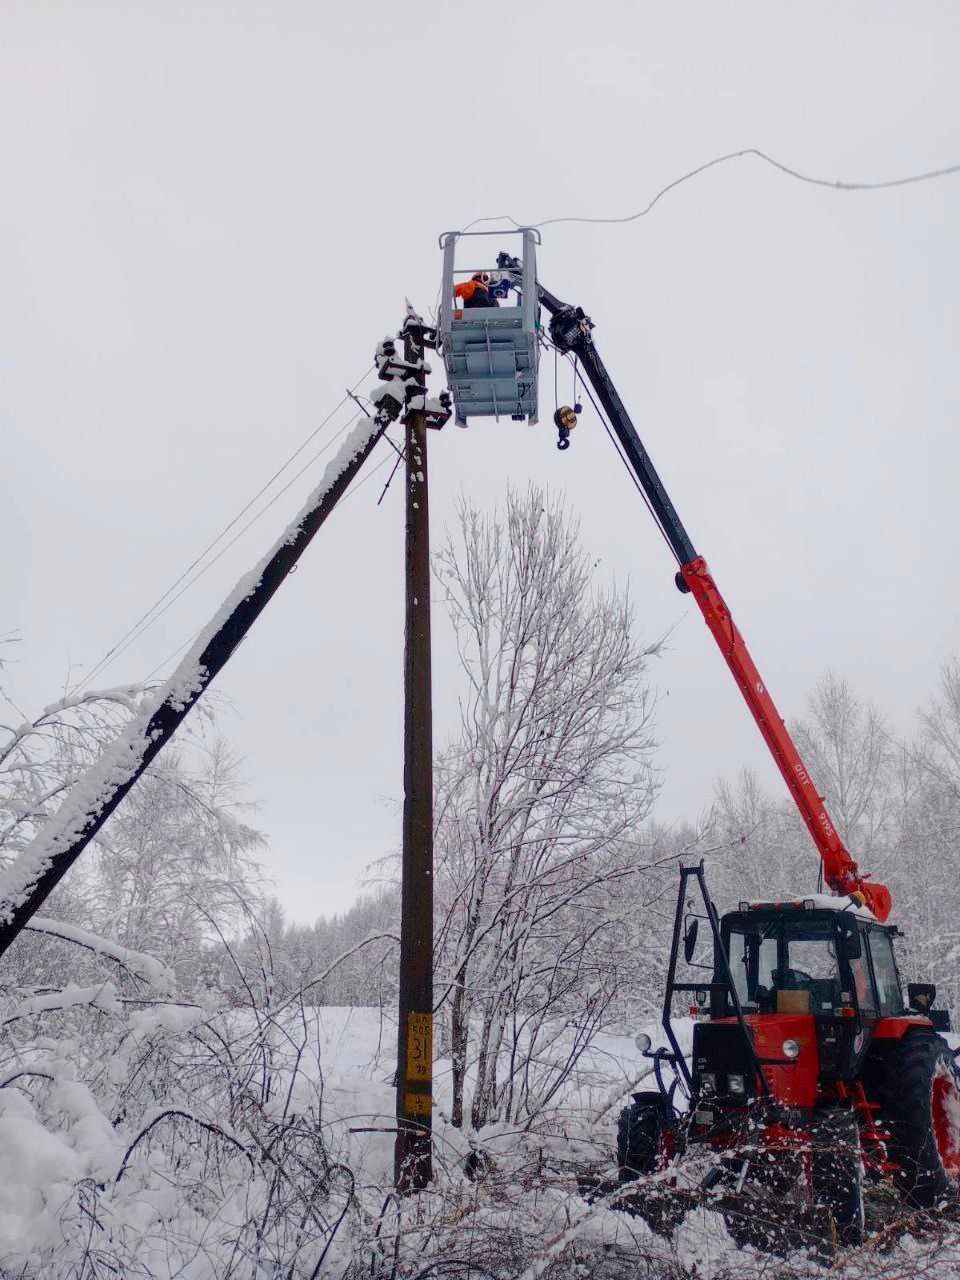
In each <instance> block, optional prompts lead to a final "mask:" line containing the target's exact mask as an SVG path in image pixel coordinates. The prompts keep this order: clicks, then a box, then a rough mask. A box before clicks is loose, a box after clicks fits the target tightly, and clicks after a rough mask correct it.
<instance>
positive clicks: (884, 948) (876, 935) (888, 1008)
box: [870, 929, 903, 1014]
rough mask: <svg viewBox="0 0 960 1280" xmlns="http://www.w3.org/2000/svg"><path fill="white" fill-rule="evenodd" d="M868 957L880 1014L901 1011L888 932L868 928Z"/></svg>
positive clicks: (898, 988)
mask: <svg viewBox="0 0 960 1280" xmlns="http://www.w3.org/2000/svg"><path fill="white" fill-rule="evenodd" d="M870 958H871V960H872V961H873V973H874V976H875V977H876V979H877V995H878V996H879V997H880V1012H881V1014H900V1013H903V996H902V995H901V993H900V978H899V976H898V974H897V966H896V963H895V962H894V959H893V946H892V944H891V942H890V935H889V934H887V933H881V932H880V930H879V929H871V930H870Z"/></svg>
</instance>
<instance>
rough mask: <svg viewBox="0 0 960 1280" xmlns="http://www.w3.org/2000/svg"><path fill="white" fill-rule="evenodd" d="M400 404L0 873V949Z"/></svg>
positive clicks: (269, 590)
mask: <svg viewBox="0 0 960 1280" xmlns="http://www.w3.org/2000/svg"><path fill="white" fill-rule="evenodd" d="M395 416H396V413H395V412H394V411H393V405H392V402H391V407H390V408H389V409H388V408H386V407H381V408H380V409H378V411H377V413H376V415H375V416H374V417H373V418H361V419H359V420H358V421H357V422H356V423H355V425H354V426H353V427H352V428H351V430H350V431H349V433H348V434H347V436H346V437H345V439H344V442H343V444H342V445H341V447H340V449H339V451H338V452H337V454H336V455H335V457H334V458H333V459H332V460H331V461H330V462H329V463H328V465H327V467H326V469H325V471H324V473H323V477H322V478H321V480H320V483H319V484H318V485H317V487H316V488H315V489H314V490H313V492H312V493H311V495H310V497H309V498H308V500H307V502H306V503H305V505H304V507H303V508H302V510H301V511H300V513H299V514H298V515H297V517H296V518H295V519H294V520H293V521H292V522H291V523H290V524H289V525H288V526H287V528H286V529H285V530H284V532H283V533H282V534H281V535H280V537H279V538H278V539H277V541H276V542H275V543H274V545H273V546H272V547H271V549H270V550H269V551H268V552H267V554H266V555H265V556H264V557H263V558H262V560H261V561H260V562H259V564H258V565H257V566H256V567H255V568H254V569H253V570H251V572H250V573H248V574H246V575H245V576H244V577H243V578H241V579H240V581H239V582H238V583H237V585H236V586H235V587H234V589H233V590H232V591H231V592H230V594H229V595H228V596H227V598H226V600H225V601H224V602H223V604H222V605H221V606H220V608H219V609H218V611H217V613H216V614H215V615H214V617H213V618H212V619H211V620H210V622H209V623H208V624H207V626H206V627H205V628H204V629H203V631H202V632H201V633H200V635H199V636H198V637H197V639H196V640H195V641H194V643H193V645H192V646H191V648H190V650H189V652H188V653H187V655H186V656H185V657H184V658H183V660H182V661H181V662H180V664H179V666H178V667H177V669H176V670H175V671H174V673H173V675H172V676H171V677H170V679H169V680H168V681H167V682H166V684H164V685H163V686H162V687H161V688H160V689H159V690H158V691H157V693H156V694H155V695H154V696H153V697H152V698H149V699H147V700H146V701H145V702H144V703H142V704H141V710H140V711H139V713H138V714H137V715H136V716H135V717H134V718H133V719H132V720H131V721H130V722H129V723H128V724H127V726H126V728H125V729H124V731H123V732H122V734H121V735H120V737H119V738H118V739H117V740H116V741H115V742H113V743H112V744H111V745H110V746H109V747H107V749H106V750H105V751H104V752H103V754H102V755H101V756H100V758H99V760H98V761H97V762H96V764H95V765H94V766H93V767H92V768H91V769H89V770H88V772H87V773H86V774H85V775H84V776H83V777H82V778H81V779H80V781H79V782H78V783H77V785H76V786H75V787H74V788H73V790H72V791H71V792H70V794H69V795H68V796H67V797H66V799H65V800H64V801H63V803H62V804H61V806H60V808H59V809H58V810H57V812H56V813H55V814H54V815H53V817H52V818H51V819H50V820H49V821H48V822H47V823H46V824H45V825H44V826H43V827H42V828H41V829H40V831H39V832H38V833H37V835H36V837H35V838H34V839H33V841H32V842H31V843H30V844H29V845H28V846H27V847H26V848H25V849H24V850H23V851H22V852H21V853H20V854H19V855H18V857H17V858H16V859H15V860H14V861H13V862H12V863H11V864H10V865H9V866H8V867H5V868H4V869H3V870H2V871H0V955H2V954H3V952H5V951H6V949H7V947H9V946H10V944H11V942H13V940H14V938H16V937H17V935H18V934H19V933H20V931H21V930H22V929H23V928H24V926H25V925H26V923H27V921H28V920H29V919H30V918H31V916H33V915H34V914H35V913H36V912H37V911H38V910H39V908H40V907H41V905H42V904H43V902H44V901H45V899H46V898H47V896H48V894H49V893H50V892H51V890H52V889H53V888H54V887H55V886H56V885H57V884H58V883H59V881H60V880H61V879H62V877H63V876H64V875H65V874H66V872H67V871H68V870H69V869H70V867H71V866H72V865H73V863H74V862H75V861H76V859H77V858H78V857H79V856H80V854H81V853H82V852H83V850H84V848H85V847H86V845H87V844H88V843H89V842H90V840H91V839H92V838H93V837H94V836H95V835H96V834H97V832H98V831H99V830H100V828H101V827H102V826H103V824H104V822H106V820H107V818H109V816H110V815H111V814H112V813H113V811H114V809H116V807H117V805H119V804H120V802H121V800H123V798H124V796H125V795H126V794H127V792H128V791H129V790H130V788H131V787H132V786H133V784H134V783H135V782H136V780H137V778H139V777H140V775H141V774H142V773H143V771H144V770H145V769H146V768H147V766H148V765H149V764H150V762H151V761H152V760H153V759H154V757H155V756H156V755H157V754H158V752H159V751H160V750H161V748H162V747H163V746H164V745H165V743H167V742H168V741H169V740H170V738H171V737H172V736H173V734H174V733H175V732H176V730H177V729H178V728H179V726H180V725H181V724H182V722H183V720H184V719H185V717H186V716H187V715H188V713H189V712H190V710H191V709H192V708H193V706H194V705H195V704H196V702H197V700H198V699H199V697H200V695H201V694H202V693H203V691H204V690H205V689H206V688H207V687H208V685H209V684H210V682H211V681H212V680H213V678H214V677H215V676H216V675H217V673H218V672H219V671H220V670H221V669H222V668H223V667H224V666H225V665H226V663H227V661H228V660H229V658H230V656H231V655H232V654H233V652H234V650H235V649H236V648H237V646H238V645H239V643H240V641H241V640H242V639H243V638H244V636H245V635H246V634H247V632H248V631H249V629H250V627H251V626H252V625H253V623H254V622H255V621H256V619H257V618H258V617H259V615H260V614H261V613H262V611H263V609H264V608H265V607H266V605H267V604H268V603H269V601H270V600H271V599H272V597H273V595H274V593H275V592H276V590H277V589H278V587H279V586H280V584H281V583H282V582H283V580H284V579H285V578H286V576H287V574H288V573H289V572H290V570H291V569H292V568H293V567H294V565H295V564H296V563H297V561H298V560H299V559H300V556H301V555H302V554H303V552H304V551H305V550H306V548H307V546H308V545H309V543H310V541H311V539H312V538H313V535H314V534H315V533H316V532H317V530H318V529H319V528H320V526H321V525H322V524H323V522H324V521H325V520H326V518H327V516H328V515H329V514H330V512H331V511H332V510H333V508H334V507H335V506H336V504H337V502H338V501H339V499H340V498H341V497H342V496H343V494H344V492H345V491H346V489H347V486H348V485H349V484H350V482H351V481H352V480H353V478H354V476H355V475H356V474H357V472H358V471H359V470H360V468H361V467H362V466H363V464H364V462H365V461H366V460H367V458H368V457H369V456H370V454H371V452H372V451H373V448H374V446H375V445H376V443H377V441H378V440H379V439H380V437H381V435H383V433H384V431H385V430H386V428H387V426H388V425H389V423H390V421H391V420H392V419H393V418H394V417H395Z"/></svg>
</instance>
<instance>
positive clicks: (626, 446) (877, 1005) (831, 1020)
mask: <svg viewBox="0 0 960 1280" xmlns="http://www.w3.org/2000/svg"><path fill="white" fill-rule="evenodd" d="M518 265H519V264H517V263H516V260H512V259H510V258H508V257H507V255H506V254H502V255H501V257H500V260H499V262H498V266H500V267H501V268H505V269H506V270H508V271H510V270H511V269H512V270H513V271H514V278H515V279H519V274H518V272H517V267H518ZM537 289H538V296H539V301H540V303H541V304H542V306H543V307H544V308H545V309H546V310H547V311H548V312H549V313H550V315H551V321H550V326H549V329H550V337H551V339H552V343H553V346H554V347H555V348H556V350H557V351H559V352H560V353H563V354H569V355H572V356H573V357H574V371H575V374H574V376H575V377H578V378H579V379H580V381H581V384H582V386H583V389H584V391H585V392H586V394H587V396H588V397H589V398H590V400H591V402H592V403H593V405H594V408H595V409H596V411H597V413H598V415H599V416H600V418H601V420H602V421H603V422H604V426H605V427H606V429H607V432H608V434H609V435H610V437H611V439H612V440H613V441H614V443H615V444H616V445H617V446H618V452H619V453H620V456H621V460H622V461H623V462H624V463H625V465H626V466H627V467H628V469H629V471H630V472H631V474H632V476H633V478H634V481H635V483H636V485H637V487H638V489H639V490H640V491H641V494H642V496H643V498H644V500H645V502H646V505H647V507H648V509H649V510H650V512H651V514H652V515H653V517H654V519H655V521H656V523H657V525H658V526H659V528H660V530H661V532H662V533H663V535H664V538H665V540H666V542H667V544H668V546H669V547H670V549H671V551H672V552H673V554H674V556H675V558H676V560H677V565H678V571H677V573H676V583H677V586H678V588H679V589H680V590H681V591H683V592H690V593H692V595H693V597H694V599H695V600H696V602H697V605H698V606H699V608H700V611H701V613H702V614H703V617H704V620H705V621H706V623H707V626H708V627H709V628H710V631H711V633H712V634H713V636H714V638H715V640H716V641H717V644H718V646H719V648H720V651H721V653H722V654H723V656H724V659H725V660H726V662H727V665H728V666H729V668H730V670H731V672H732V673H733V676H734V679H735V680H736V682H737V685H738V686H739V688H740V691H741V693H742V694H743V697H744V699H745V701H746V703H747V706H748V707H749V709H750V712H751V714H752V715H753V717H754V719H755V720H756V723H757V725H758V727H759V729H760V732H761V733H762V735H763V737H764V740H765V741H766V743H767V745H768V747H769V748H770V751H771V753H772V755H773V757H774V760H775V761H776V763H777V766H778V768H779V769H780V772H781V774H782V776H783V778H784V781H785V782H786V784H787V787H788V789H789V791H790V793H791V795H792V796H793V798H794V801H795V803H796V805H797V807H798V809H799V811H800V814H801V816H802V817H803V819H804V822H805V823H806V826H807V829H808V830H809V832H810V835H811V837H812V839H813V841H814V844H815V845H816V848H817V851H818V853H819V855H820V859H821V863H822V869H823V878H824V880H825V883H826V887H827V888H828V889H829V890H830V893H829V894H813V895H806V896H803V897H801V898H798V899H797V900H796V901H793V902H757V903H747V902H742V903H741V904H740V906H739V908H738V909H737V910H736V911H731V912H729V913H728V914H727V915H725V916H724V917H723V918H722V920H721V919H719V918H718V916H717V912H716V909H715V907H714V905H713V902H712V901H711V899H710V895H709V893H708V891H707V886H706V881H705V878H704V872H703V867H702V865H701V866H699V867H684V868H682V869H681V883H680V893H679V897H678V901H677V913H676V919H675V924H674V930H673V945H672V948H671V953H670V963H669V970H668V978H667V990H666V995H665V999H664V1005H663V1026H664V1030H665V1032H666V1036H667V1040H668V1042H669V1048H662V1049H658V1050H656V1051H655V1052H653V1051H651V1049H650V1045H649V1040H648V1039H646V1038H644V1040H645V1041H646V1043H645V1044H644V1045H642V1046H641V1047H642V1048H644V1049H645V1052H646V1053H647V1055H648V1056H650V1057H652V1059H653V1065H654V1068H655V1072H656V1078H657V1082H658V1086H659V1087H658V1089H657V1090H656V1091H653V1092H649V1093H638V1094H635V1095H634V1101H633V1104H632V1105H631V1106H630V1107H629V1108H627V1109H626V1110H625V1111H624V1112H623V1114H622V1115H621V1117H620V1127H619V1135H618V1157H619V1170H620V1180H621V1182H623V1183H628V1182H631V1181H632V1180H635V1179H637V1178H639V1177H640V1176H641V1175H650V1174H659V1175H660V1177H659V1178H655V1179H653V1180H652V1184H653V1186H654V1188H662V1187H664V1185H665V1184H668V1185H670V1186H671V1189H672V1191H673V1193H674V1195H675V1198H679V1200H680V1201H681V1202H682V1201H683V1196H684V1195H685V1194H686V1195H689V1194H693V1195H694V1196H695V1198H696V1197H700V1199H701V1201H702V1197H703V1195H704V1193H705V1192H706V1193H711V1194H713V1195H714V1196H715V1197H716V1200H717V1203H718V1205H719V1207H721V1208H723V1210H724V1212H725V1213H726V1215H727V1221H728V1225H729V1227H730V1229H731V1231H732V1233H733V1234H734V1236H735V1237H736V1238H737V1239H738V1240H740V1241H741V1242H744V1243H750V1244H754V1245H761V1246H768V1245H770V1244H771V1243H773V1240H772V1238H771V1237H772V1235H773V1234H774V1233H773V1232H772V1231H771V1229H770V1227H771V1223H770V1221H769V1219H770V1217H771V1216H774V1217H775V1216H776V1213H773V1214H772V1215H771V1212H770V1210H771V1206H773V1207H779V1209H780V1210H781V1211H783V1206H789V1207H788V1208H787V1209H786V1210H785V1211H783V1212H784V1213H785V1216H787V1217H789V1218H790V1219H791V1220H792V1221H793V1222H794V1223H796V1222H797V1221H799V1220H806V1219H814V1220H818V1222H819V1223H820V1224H822V1222H823V1220H824V1219H825V1220H826V1223H827V1225H828V1229H829V1232H830V1233H831V1235H833V1236H834V1238H835V1239H837V1240H839V1241H842V1242H855V1241H857V1240H859V1239H860V1238H861V1237H862V1235H863V1231H864V1209H863V1180H864V1177H867V1178H870V1179H876V1180H878V1181H881V1182H883V1183H884V1184H885V1185H886V1186H887V1187H888V1188H892V1189H896V1190H897V1191H898V1192H899V1193H900V1195H901V1196H902V1197H903V1199H904V1200H905V1201H906V1202H907V1203H908V1204H909V1205H911V1206H915V1207H917V1208H920V1209H928V1208H930V1207H932V1206H935V1205H937V1204H938V1203H939V1202H941V1201H943V1200H944V1199H947V1198H949V1199H951V1200H952V1199H954V1198H956V1196H957V1194H958V1188H960V1077H958V1072H957V1068H956V1065H955V1062H954V1055H953V1053H952V1052H951V1050H950V1048H949V1046H948V1044H947V1042H946V1041H945V1040H944V1039H943V1037H942V1036H941V1035H940V1034H939V1032H940V1031H943V1030H949V1015H948V1014H947V1013H946V1012H945V1011H939V1012H938V1011H935V1010H933V1009H932V1005H933V1002H934V998H935V995H936V992H935V989H934V988H933V987H932V986H929V985H927V984H911V985H910V986H909V987H908V988H907V992H906V997H904V992H903V988H902V984H901V981H900V975H899V973H898V970H897V965H896V960H895V958H894V950H893V940H894V938H895V937H896V936H897V935H898V933H899V930H898V929H897V928H896V926H895V925H891V924H888V923H887V919H888V916H889V914H890V907H891V899H890V892H889V890H888V889H887V887H886V886H885V885H882V884H877V883H874V882H872V881H870V880H869V878H868V877H867V876H866V875H864V874H863V873H862V872H861V871H860V870H859V868H858V866H857V864H856V862H855V861H854V859H853V858H852V857H851V856H850V854H849V852H848V851H847V849H846V848H845V846H844V844H843V841H842V840H841V839H840V836H839V835H838V833H837V831H836V830H835V828H834V826H833V823H832V822H831V820H830V817H829V815H828V814H827V811H826V809H825V807H824V803H823V798H822V797H821V796H820V795H819V793H818V792H817V789H816V786H815V784H814V782H813V780H812V779H811V777H810V775H809V773H808V772H807V769H806V767H805V766H804V764H803V761H802V760H801V758H800V755H799V753H798V752H797V749H796V747H795V745H794V743H793V741H792V739H791V737H790V735H789V733H788V732H787V728H786V726H785V724H784V723H783V720H782V719H781V718H780V715H779V713H778V711H777V708H776V706H775V705H774V702H773V699H772V698H771V697H770V694H769V693H768V691H767V688H766V685H765V683H764V681H763V680H762V679H761V677H760V673H759V671H758V670H757V668H756V666H755V665H754V662H753V660H752V658H751V657H750V654H749V652H748V650H747V647H746V644H745V642H744V640H743V637H742V636H741V634H740V632H739V630H738V629H737V627H736V624H735V623H734V621H733V618H732V616H731V614H730V611H729V609H728V608H727V605H726V603H725V602H724V600H723V597H722V596H721V595H720V592H719V590H718V589H717V586H716V584H715V582H714V580H713V578H712V576H711V575H710V573H709V571H708V569H707V564H706V561H705V560H704V559H703V558H702V557H701V556H699V555H698V554H697V551H696V550H695V548H694V545H693V543H692V541H691V539H690V537H689V535H688V534H687V531H686V529H685V528H684V527H683V524H682V523H681V521H680V517H679V516H678V514H677V512H676V509H675V508H674V506H673V503H672V502H671V500H670V498H669V496H668V494H667V492H666V490H665V488H664V486H663V483H662V481H661V479H660V477H659V476H658V474H657V472H656V470H655V468H654V466H653V463H652V461H651V459H650V456H649V454H648V453H647V451H646V449H645V448H644V446H643V444H642V442H641V440H640V438H639V436H638V435H637V432H636V429H635V428H634V426H633V423H632V422H631V420H630V417H629V415H628V413H627V411H626V408H625V407H624V404H623V402H622V400H621V399H620V397H619V395H618V394H617V391H616V388H615V387H614V385H613V383H612V382H611V380H610V377H609V374H608V373H607V370H606V368H605V366H604V364H603V362H602V360H601V359H600V356H599V354H598V352H597V349H596V345H595V344H594V341H593V336H592V330H593V324H592V322H591V320H590V318H589V317H588V316H587V315H585V314H584V312H583V310H582V309H581V308H579V307H571V306H568V305H566V304H565V303H563V302H561V301H560V300H559V299H558V298H556V297H555V296H554V295H553V294H551V293H550V292H549V291H548V290H546V289H544V288H543V287H542V286H541V285H539V284H538V286H537ZM598 402H599V403H598ZM579 412H580V406H579V405H576V406H575V407H574V408H570V407H567V406H564V407H562V408H560V407H558V409H557V413H556V415H555V419H554V420H555V422H556V424H557V427H558V430H559V432H560V440H559V447H561V448H564V449H565V448H567V447H568V446H569V443H570V439H569V436H570V430H571V428H572V427H573V426H575V425H576V420H577V414H578V413H579ZM691 881H696V882H697V886H698V888H699V892H700V898H701V902H702V909H701V910H700V911H699V912H697V911H692V912H691V907H690V904H691V903H692V899H689V898H688V888H689V887H690V884H691ZM685 917H686V918H687V927H686V929H685V928H684V919H685ZM701 919H703V920H706V921H707V923H708V924H709V928H710V932H711V934H712V942H713V961H712V965H710V966H709V968H710V969H711V974H710V980H709V981H702V982H678V981H677V966H678V961H679V951H680V946H681V942H683V945H684V950H685V958H686V960H687V961H688V962H690V961H691V960H692V959H693V956H694V953H695V947H696V932H697V928H698V926H699V922H700V920H701ZM681 993H687V994H688V995H692V996H695V997H696V1009H697V1011H698V1014H699V1016H698V1018H697V1020H696V1022H695V1025H694V1029H693V1052H692V1068H691V1066H690V1065H688V1063H687V1060H686V1058H685V1056H684V1054H683V1053H682V1052H681V1047H680V1044H679V1043H678V1040H677V1037H676V1035H675V1033H674V1029H673V1026H672V1021H671V1014H672V1011H673V1008H674V997H675V996H676V995H678V994H681ZM665 1066H670V1067H672V1068H673V1071H674V1073H675V1077H674V1082H673V1084H672V1085H671V1086H669V1087H667V1085H666V1082H665V1080H664V1076H663V1069H664V1067H665ZM678 1084H681V1085H682V1086H683V1089H684V1091H685V1092H686V1093H687V1095H688V1098H689V1108H688V1109H686V1110H680V1109H678V1108H676V1107H675V1106H674V1094H675V1091H676V1087H677V1085H678ZM681 1155H683V1156H684V1159H678V1157H679V1156H681ZM698 1158H699V1164H700V1165H701V1166H702V1168H703V1177H702V1179H701V1181H699V1182H698V1183H695V1184H691V1181H690V1178H689V1176H687V1174H686V1173H683V1176H680V1172H678V1171H681V1172H682V1171H684V1170H685V1169H687V1170H691V1171H692V1170H693V1169H694V1167H695V1166H696V1165H697V1163H698ZM682 1184H685V1185H686V1188H687V1189H688V1190H685V1189H684V1185H682ZM691 1186H694V1187H695V1191H694V1192H690V1191H689V1188H690V1187H691ZM624 1198H625V1197H624V1196H623V1195H621V1196H620V1199H621V1201H622V1200H623V1199H624ZM641 1211H642V1210H641ZM648 1216H649V1215H648Z"/></svg>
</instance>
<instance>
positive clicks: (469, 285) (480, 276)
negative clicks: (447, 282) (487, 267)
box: [453, 271, 510, 309]
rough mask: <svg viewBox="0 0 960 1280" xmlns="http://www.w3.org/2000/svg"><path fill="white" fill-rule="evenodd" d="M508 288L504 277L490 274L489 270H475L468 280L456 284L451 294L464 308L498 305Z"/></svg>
mask: <svg viewBox="0 0 960 1280" xmlns="http://www.w3.org/2000/svg"><path fill="white" fill-rule="evenodd" d="M509 288H510V281H509V280H508V279H507V278H506V277H503V278H501V277H499V276H491V274H490V272H489V271H475V272H474V273H473V275H472V276H471V277H470V279H469V280H464V281H463V282H462V283H461V284H458V285H457V287H456V288H455V289H454V291H453V296H454V297H455V298H457V299H459V300H461V301H462V303H463V306H464V309H467V308H470V307H498V306H499V305H500V303H499V299H500V298H505V297H506V296H507V293H508V291H509Z"/></svg>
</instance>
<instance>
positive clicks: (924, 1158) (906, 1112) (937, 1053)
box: [886, 1031, 960, 1209]
mask: <svg viewBox="0 0 960 1280" xmlns="http://www.w3.org/2000/svg"><path fill="white" fill-rule="evenodd" d="M886 1095H887V1100H886V1113H887V1117H888V1119H889V1121H890V1126H891V1129H892V1133H893V1144H892V1150H891V1152H890V1154H891V1156H892V1157H893V1159H894V1160H895V1161H896V1163H897V1164H898V1165H899V1166H900V1167H899V1169H898V1170H897V1173H896V1181H897V1185H898V1187H899V1189H900V1192H901V1193H902V1194H903V1195H904V1196H905V1197H906V1199H907V1200H909V1201H910V1202H911V1203H912V1204H914V1205H916V1206H917V1208H920V1209H929V1208H930V1207H931V1206H932V1205H935V1204H937V1202H938V1201H940V1200H943V1199H946V1198H951V1199H954V1198H956V1197H957V1195H958V1192H960V1075H958V1072H957V1067H956V1063H955V1061H954V1057H953V1054H952V1053H951V1052H950V1048H949V1046H948V1045H947V1042H946V1041H945V1040H944V1039H942V1037H940V1036H938V1035H935V1034H934V1033H932V1032H929V1031H913V1032H908V1033H907V1035H905V1036H904V1038H903V1039H902V1040H901V1042H900V1044H899V1046H898V1048H897V1051H896V1054H895V1055H894V1056H893V1058H892V1059H891V1062H890V1066H889V1071H888V1076H887V1081H886Z"/></svg>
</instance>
